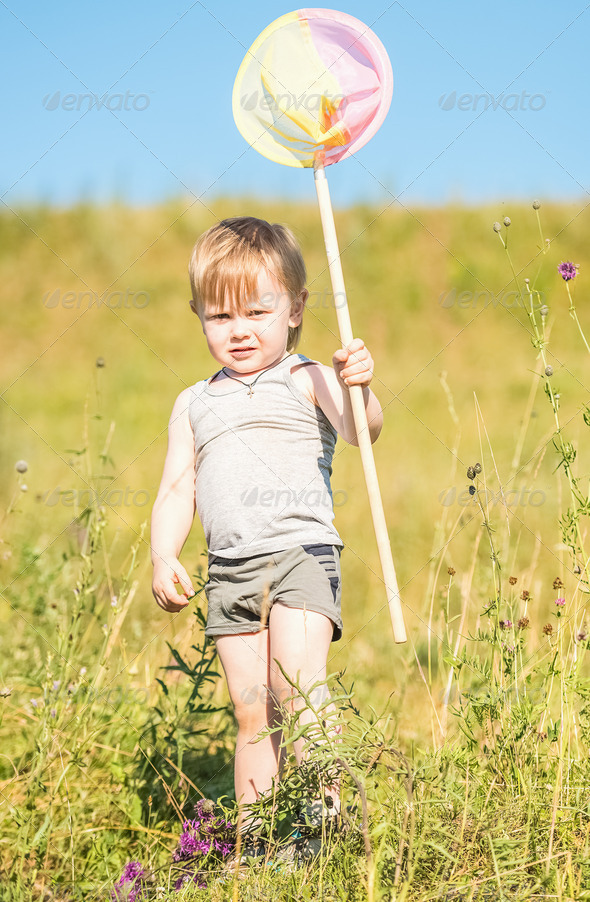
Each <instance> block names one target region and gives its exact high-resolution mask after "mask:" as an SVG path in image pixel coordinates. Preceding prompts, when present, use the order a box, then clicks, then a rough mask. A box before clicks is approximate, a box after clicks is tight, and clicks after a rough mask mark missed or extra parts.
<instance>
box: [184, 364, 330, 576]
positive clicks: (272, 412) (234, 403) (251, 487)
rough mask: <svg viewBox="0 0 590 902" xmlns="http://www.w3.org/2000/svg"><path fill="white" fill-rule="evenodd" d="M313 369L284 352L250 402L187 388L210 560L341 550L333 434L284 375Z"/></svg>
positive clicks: (217, 387) (242, 392)
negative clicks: (314, 548) (301, 549)
mask: <svg viewBox="0 0 590 902" xmlns="http://www.w3.org/2000/svg"><path fill="white" fill-rule="evenodd" d="M314 362H315V361H312V360H310V359H309V358H308V357H305V356H304V355H303V354H290V355H289V356H288V357H286V358H285V359H284V360H282V361H281V362H280V363H278V364H276V366H274V367H272V368H271V369H268V370H265V371H264V372H263V373H262V375H261V376H260V377H259V379H258V380H257V381H256V385H255V386H253V393H252V395H249V393H248V389H247V388H246V386H245V385H240V384H239V383H238V382H236V381H235V380H234V379H230V378H222V379H221V381H219V380H218V381H215V382H214V381H212V380H213V379H214V376H211V377H210V378H209V379H206V380H203V381H201V382H197V383H196V384H195V385H193V386H192V389H191V400H190V404H189V419H190V423H191V426H192V429H193V433H194V436H195V499H196V505H197V511H198V513H199V518H200V520H201V523H202V525H203V529H204V531H205V538H206V540H207V547H208V550H209V553H210V554H213V555H218V556H219V557H225V558H245V557H251V556H253V555H255V554H270V553H272V552H275V551H286V550H287V549H289V548H294V547H296V546H297V545H303V544H305V545H307V544H327V545H339V546H342V545H343V544H344V543H343V542H342V539H341V538H340V536H339V535H338V532H337V531H336V529H335V527H334V524H333V520H334V509H333V502H332V490H331V487H330V476H331V475H332V457H333V454H334V448H335V445H336V439H337V436H338V433H337V432H336V430H335V429H334V427H333V426H332V424H331V423H330V421H329V420H328V418H327V417H326V415H325V414H324V413H323V411H322V410H321V409H320V408H319V407H315V406H314V405H313V404H312V403H311V402H310V401H309V400H308V398H306V396H305V395H304V394H303V393H302V392H301V391H300V389H299V388H298V387H297V386H296V385H295V382H294V380H293V377H292V375H291V367H293V366H295V365H296V364H299V363H314ZM219 372H221V371H219ZM215 375H217V373H216V374H215Z"/></svg>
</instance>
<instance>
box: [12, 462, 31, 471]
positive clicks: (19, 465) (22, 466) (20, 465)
mask: <svg viewBox="0 0 590 902" xmlns="http://www.w3.org/2000/svg"><path fill="white" fill-rule="evenodd" d="M14 466H15V468H16V472H17V473H26V472H27V470H28V469H29V465H28V463H27V462H26V460H17V462H16V463H15V465H14Z"/></svg>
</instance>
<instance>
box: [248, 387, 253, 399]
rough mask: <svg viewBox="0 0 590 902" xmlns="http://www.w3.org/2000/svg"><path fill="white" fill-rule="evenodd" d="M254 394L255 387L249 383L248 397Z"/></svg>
mask: <svg viewBox="0 0 590 902" xmlns="http://www.w3.org/2000/svg"><path fill="white" fill-rule="evenodd" d="M253 394H254V389H253V388H252V386H251V385H249V386H248V397H249V398H251V397H252V395H253Z"/></svg>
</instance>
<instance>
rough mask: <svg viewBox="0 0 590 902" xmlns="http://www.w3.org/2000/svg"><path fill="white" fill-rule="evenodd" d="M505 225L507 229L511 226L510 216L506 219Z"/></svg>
mask: <svg viewBox="0 0 590 902" xmlns="http://www.w3.org/2000/svg"><path fill="white" fill-rule="evenodd" d="M504 225H505V226H506V228H508V226H509V225H510V217H509V216H505V217H504Z"/></svg>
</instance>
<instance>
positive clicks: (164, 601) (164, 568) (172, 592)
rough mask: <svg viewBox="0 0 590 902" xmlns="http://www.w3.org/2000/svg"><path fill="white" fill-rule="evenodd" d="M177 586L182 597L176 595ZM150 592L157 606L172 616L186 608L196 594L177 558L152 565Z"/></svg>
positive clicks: (162, 560)
mask: <svg viewBox="0 0 590 902" xmlns="http://www.w3.org/2000/svg"><path fill="white" fill-rule="evenodd" d="M177 586H181V587H182V589H183V590H184V593H185V594H184V595H179V594H178V592H177V589H176V587H177ZM152 592H153V595H154V598H155V599H156V602H157V603H158V604H159V606H160V607H161V608H162V609H163V610H164V611H168V612H170V613H173V614H174V613H176V612H177V611H182V609H183V608H186V606H187V604H188V603H189V601H190V599H191V598H192V597H193V596H194V595H195V594H196V593H195V590H194V589H193V586H192V583H191V580H190V577H189V575H188V573H187V572H186V570H185V569H184V567H183V566H182V564H181V563H180V561H179V560H178V559H177V558H166V559H161V560H160V561H158V562H157V563H155V564H154V578H153V580H152Z"/></svg>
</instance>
